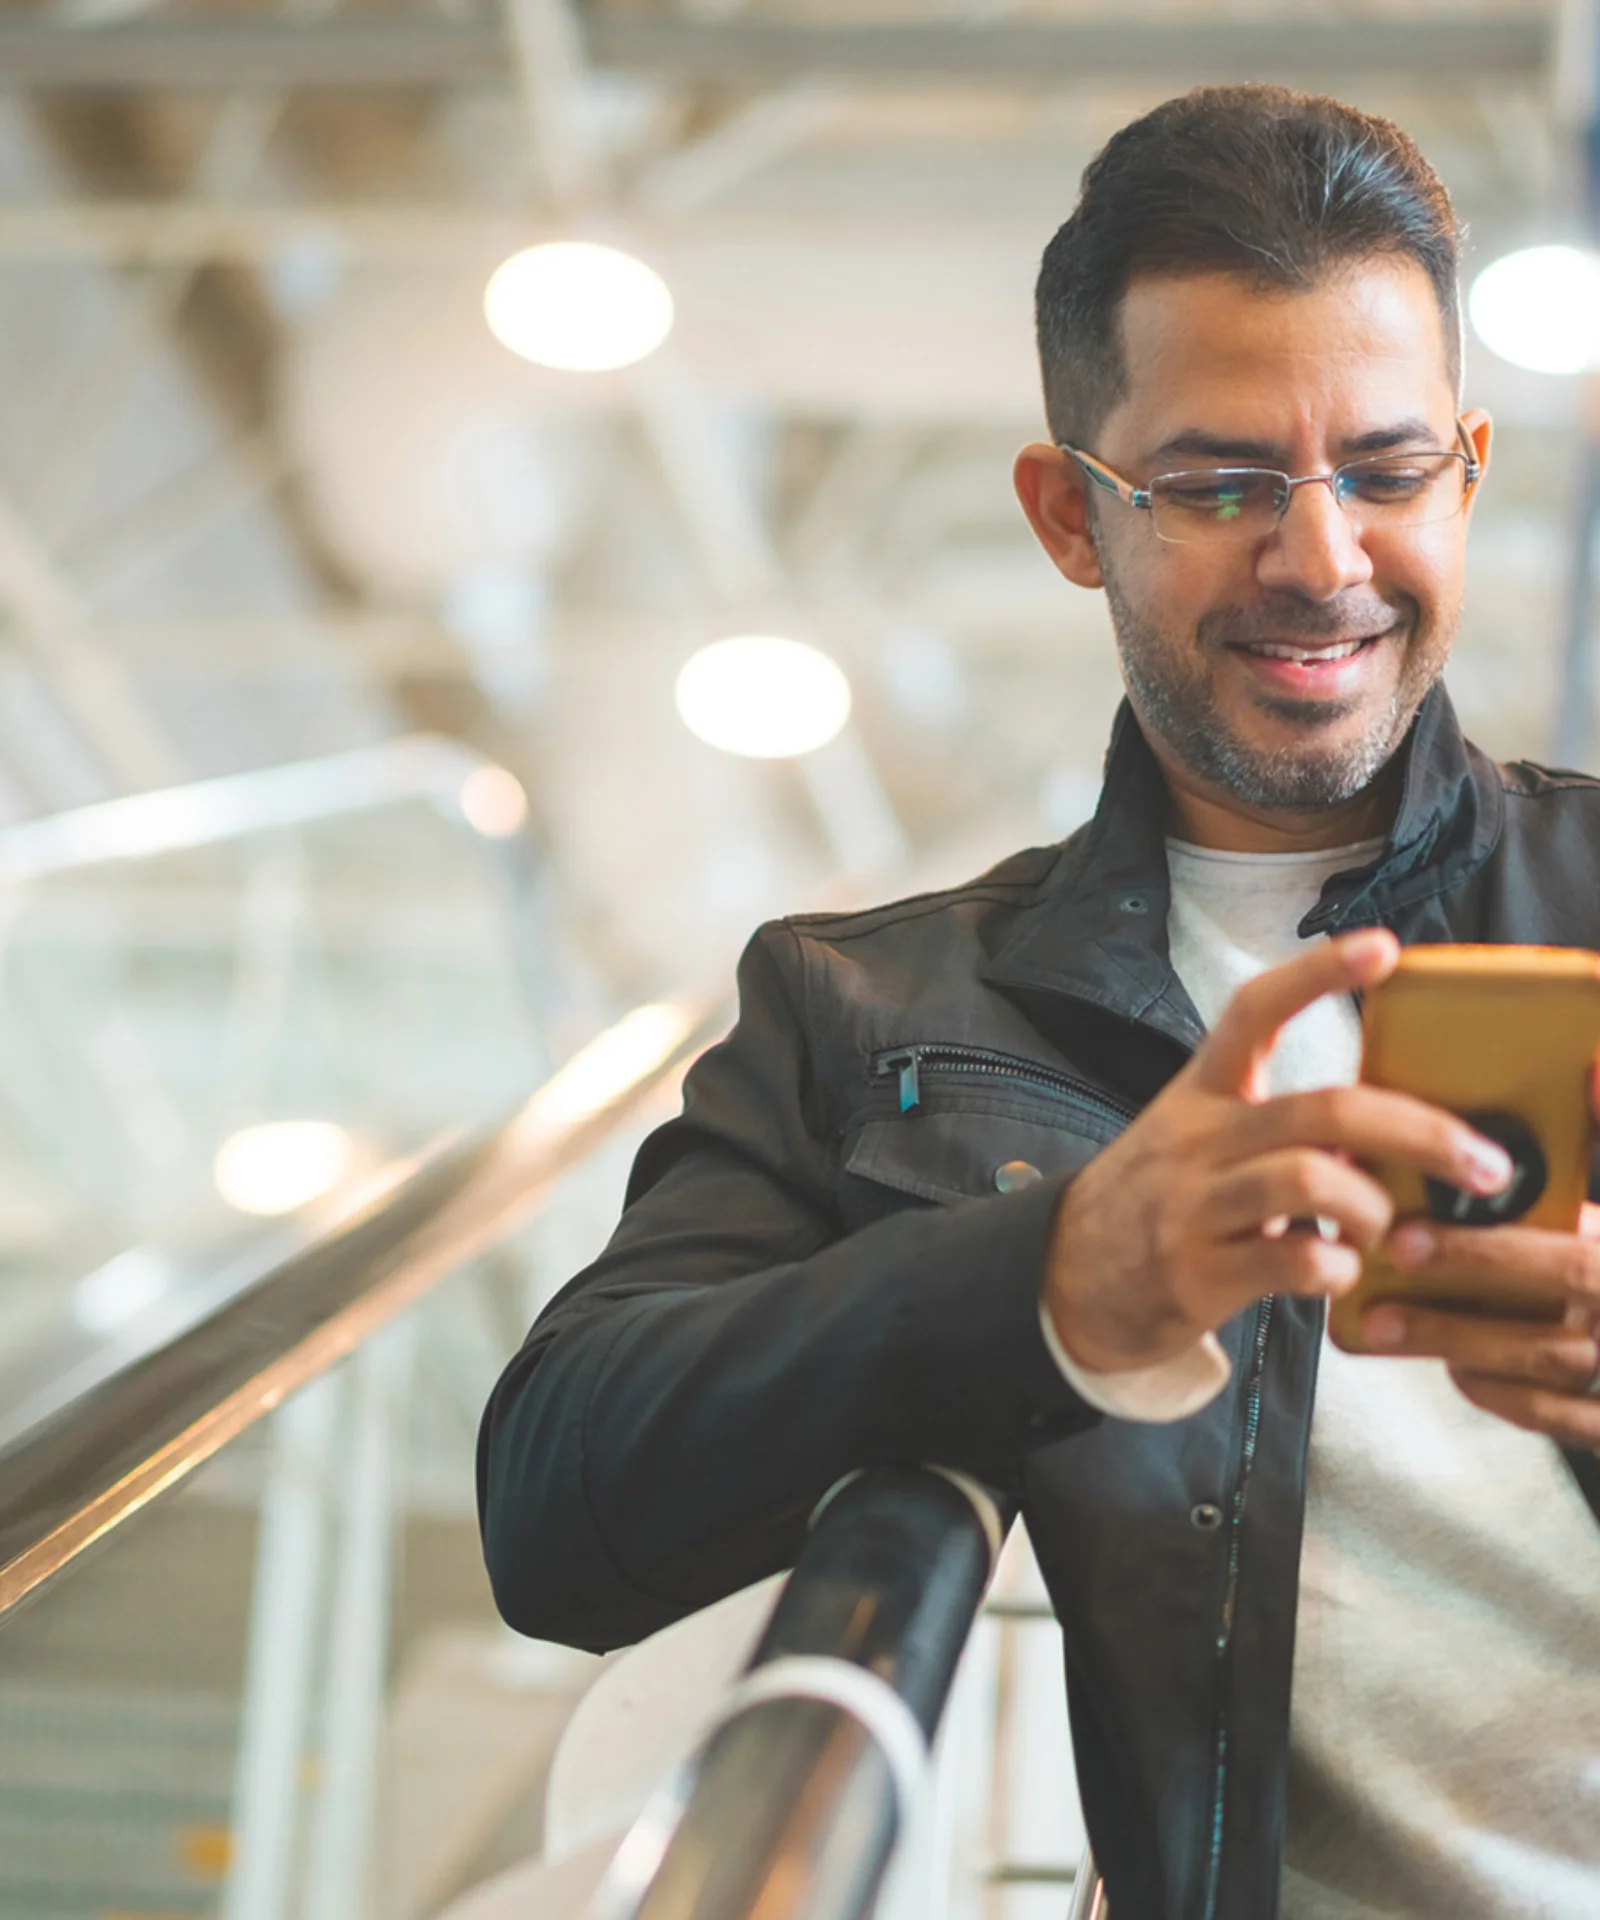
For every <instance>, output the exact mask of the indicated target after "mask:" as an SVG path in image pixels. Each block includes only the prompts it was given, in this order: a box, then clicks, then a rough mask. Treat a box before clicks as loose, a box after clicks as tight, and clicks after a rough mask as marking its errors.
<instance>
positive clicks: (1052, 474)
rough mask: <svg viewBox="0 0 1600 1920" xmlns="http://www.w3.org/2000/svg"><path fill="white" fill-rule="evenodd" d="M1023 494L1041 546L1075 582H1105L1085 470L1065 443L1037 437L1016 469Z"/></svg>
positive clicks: (1019, 495) (1087, 584) (1024, 507)
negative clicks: (1091, 520)
mask: <svg viewBox="0 0 1600 1920" xmlns="http://www.w3.org/2000/svg"><path fill="white" fill-rule="evenodd" d="M1012 479H1013V482H1014V483H1015V485H1016V489H1017V498H1018V499H1019V500H1020V501H1021V502H1022V511H1023V512H1024V513H1025V514H1026V515H1027V516H1028V525H1029V526H1030V527H1032V528H1033V531H1034V534H1035V536H1036V537H1037V539H1038V542H1039V545H1040V546H1041V547H1043V548H1044V550H1045V552H1046V553H1047V554H1049V556H1050V558H1051V559H1052V560H1053V561H1054V562H1055V564H1056V566H1057V567H1058V568H1059V569H1060V571H1061V572H1062V573H1063V574H1065V575H1066V577H1067V579H1069V580H1070V581H1071V582H1072V584H1073V585H1074V586H1075V587H1101V586H1104V585H1105V579H1104V576H1103V575H1102V574H1101V571H1100V558H1099V555H1098V554H1097V553H1096V552H1095V550H1094V535H1093V532H1092V531H1091V529H1090V525H1089V499H1088V494H1087V491H1086V488H1087V482H1086V481H1085V480H1084V477H1083V470H1082V469H1081V468H1080V467H1079V465H1078V463H1077V462H1076V461H1075V460H1074V459H1073V458H1072V456H1071V455H1070V454H1066V453H1063V452H1062V451H1061V449H1060V448H1059V447H1050V446H1045V445H1043V444H1042V443H1040V442H1035V443H1034V444H1033V445H1032V446H1028V447H1024V448H1023V449H1022V451H1021V453H1019V454H1018V455H1017V463H1016V466H1015V467H1014V468H1013V469H1012Z"/></svg>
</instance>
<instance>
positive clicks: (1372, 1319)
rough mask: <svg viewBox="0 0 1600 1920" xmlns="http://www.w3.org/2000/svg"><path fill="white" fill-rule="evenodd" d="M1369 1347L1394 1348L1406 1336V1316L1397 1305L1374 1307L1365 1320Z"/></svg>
mask: <svg viewBox="0 0 1600 1920" xmlns="http://www.w3.org/2000/svg"><path fill="white" fill-rule="evenodd" d="M1364 1324H1365V1327H1366V1335H1367V1345H1368V1346H1369V1347H1386V1348H1394V1347H1398V1346H1400V1345H1401V1344H1402V1343H1403V1342H1404V1340H1405V1337H1406V1317H1405V1315H1404V1314H1403V1313H1402V1312H1401V1311H1400V1309H1399V1308H1398V1307H1374V1308H1373V1309H1372V1311H1371V1313H1369V1314H1368V1315H1367V1317H1366V1321H1365V1323H1364Z"/></svg>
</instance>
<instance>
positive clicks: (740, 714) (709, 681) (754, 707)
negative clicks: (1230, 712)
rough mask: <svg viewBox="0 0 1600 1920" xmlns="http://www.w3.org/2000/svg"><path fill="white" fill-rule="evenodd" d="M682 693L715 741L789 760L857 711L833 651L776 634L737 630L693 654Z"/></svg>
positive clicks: (683, 703) (692, 716)
mask: <svg viewBox="0 0 1600 1920" xmlns="http://www.w3.org/2000/svg"><path fill="white" fill-rule="evenodd" d="M675 697H676V699H677V704H678V713H679V716H680V717H681V718H682V720H683V724H684V725H685V726H686V727H687V728H688V729H689V731H690V732H691V733H692V734H694V735H695V737H696V738H697V739H700V740H704V741H705V742H706V743H707V745H708V746H713V747H720V748H721V749H722V751H723V752H724V753H738V754H744V755H747V756H748V757H749V758H751V759H755V760H784V759H789V758H791V757H792V756H794V755H796V754H801V753H811V752H813V751H815V749H816V748H818V747H821V746H826V745H827V743H828V742H829V741H830V740H832V739H833V738H834V736H835V735H836V734H837V733H838V732H839V730H840V729H841V728H842V727H843V726H844V723H845V722H846V721H847V720H848V719H849V718H850V682H849V681H848V680H847V679H846V678H845V676H844V672H843V670H842V669H841V668H840V667H839V666H838V665H837V664H836V663H835V662H834V661H833V660H830V659H829V658H828V656H827V654H825V653H823V652H822V651H821V650H820V649H818V648H816V647H809V646H807V645H806V644H805V643H804V642H803V641H800V640H785V639H781V638H779V637H778V636H777V635H776V634H766V633H746V634H736V635H734V636H733V637H732V638H730V639H727V640H717V641H714V642H713V643H712V644H711V645H710V646H708V647H702V648H701V649H700V651H699V652H698V653H696V654H694V655H692V656H691V658H690V659H689V660H687V661H686V662H685V663H684V666H683V669H682V671H681V672H680V673H679V675H678V682H677V687H676V689H675Z"/></svg>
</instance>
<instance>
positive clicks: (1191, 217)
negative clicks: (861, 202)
mask: <svg viewBox="0 0 1600 1920" xmlns="http://www.w3.org/2000/svg"><path fill="white" fill-rule="evenodd" d="M1459 253H1460V229H1459V228H1458V226H1457V223H1456V217H1455V212H1454V209H1453V208H1452V207H1451V205H1450V196H1449V195H1448V194H1447V193H1446V192H1445V190H1444V186H1443V183H1442V182H1441V181H1440V179H1439V176H1438V175H1437V174H1436V173H1435V172H1434V170H1433V168H1432V167H1430V166H1429V165H1428V163H1427V161H1426V160H1425V159H1424V158H1423V157H1422V154H1421V152H1420V151H1419V150H1418V148H1417V146H1416V143H1415V142H1414V141H1413V140H1411V139H1410V138H1409V137H1408V136H1407V135H1406V134H1404V133H1402V132H1401V130H1400V129H1399V128H1398V127H1397V126H1395V125H1394V123H1393V122H1392V121H1389V120H1382V119H1380V118H1379V117H1378V116H1377V115H1376V114H1371V113H1362V112H1360V111H1358V109H1356V108H1355V107H1347V106H1345V105H1344V104H1343V103H1342V102H1341V101H1338V100H1331V99H1328V98H1326V97H1324V96H1322V95H1317V94H1307V93H1292V92H1290V91H1289V90H1288V89H1287V88H1286V87H1265V86H1240V87H1200V88H1197V89H1196V90H1195V91H1194V92H1193V93H1186V94H1183V95H1181V96H1180V97H1179V98H1178V99H1176V100H1168V101H1166V102H1165V103H1164V104H1163V105H1161V106H1159V107H1157V108H1156V109H1155V110H1154V111H1153V112H1151V113H1147V114H1146V115H1145V116H1144V117H1143V119H1140V120H1135V121H1134V122H1133V123H1132V124H1131V125H1129V126H1126V127H1124V128H1122V130H1121V131H1120V132H1119V133H1116V134H1113V135H1112V137H1111V139H1110V140H1108V141H1107V142H1106V144H1105V146H1104V147H1102V148H1101V150H1100V152H1099V153H1098V154H1096V156H1095V157H1094V159H1093V160H1091V161H1090V162H1089V165H1088V167H1087V168H1086V169H1085V170H1084V175H1083V190H1082V193H1081V195H1080V197H1079V201H1078V205H1077V208H1076V210H1075V211H1074V213H1073V214H1072V217H1071V218H1070V219H1069V220H1068V221H1067V222H1066V224H1065V225H1064V226H1062V227H1061V229H1060V230H1059V232H1058V233H1057V234H1056V236H1055V238H1054V239H1053V240H1052V241H1051V242H1050V244H1049V246H1048V247H1046V249H1045V253H1044V260H1043V262H1042V263H1041V265H1040V268H1039V281H1038V287H1037V290H1036V295H1035V313H1036V318H1037V324H1038V337H1039V364H1040V371H1041V372H1042V374H1043V377H1044V399H1045V413H1046V415H1047V417H1048V419H1049V422H1050V431H1051V434H1052V436H1053V438H1055V439H1056V440H1066V441H1071V442H1073V443H1074V444H1076V445H1082V444H1083V442H1084V441H1085V440H1087V439H1088V438H1090V437H1091V436H1092V435H1093V434H1094V433H1095V432H1096V431H1097V430H1098V428H1099V426H1100V424H1101V422H1102V421H1103V420H1104V418H1105V416H1106V414H1107V413H1108V412H1109V411H1110V410H1111V408H1112V406H1113V405H1114V404H1115V403H1116V401H1117V400H1118V399H1119V398H1120V396H1121V394H1122V391H1123V388H1124V384H1125V381H1126V368H1125V366H1124V364H1123V352H1122V333H1121V311H1122V300H1123V296H1124V295H1125V294H1126V292H1127V290H1128V287H1129V284H1130V283H1131V282H1132V281H1133V280H1134V279H1136V278H1138V277H1139V276H1141V275H1144V274H1185V273H1189V274H1198V273H1218V272H1220V273H1234V274H1239V275H1241V276H1243V277H1245V278H1246V279H1249V280H1251V281H1253V282H1255V283H1256V284H1257V285H1259V286H1261V287H1263V288H1267V287H1282V288H1284V289H1286V290H1292V291H1302V290H1304V289H1306V288H1308V287H1310V286H1311V285H1313V284H1314V282H1315V281H1316V280H1317V279H1318V277H1319V276H1320V275H1322V274H1323V273H1325V272H1327V271H1328V270H1329V269H1330V268H1334V267H1337V266H1340V265H1343V264H1345V263H1347V262H1350V261H1355V260H1360V259H1369V258H1371V257H1372V256H1373V255H1375V254H1391V255H1399V256H1403V257H1407V258H1410V259H1412V260H1415V261H1416V262H1417V264H1418V265H1419V266H1420V267H1421V268H1422V269H1423V271H1424V272H1425V273H1426V274H1427V276H1428V278H1429V280H1430V281H1431V282H1432V284H1433V290H1434V294H1435V297H1436V298H1437V300H1438V302H1439V312H1440V314H1441V316H1442V317H1443V320H1444V336H1445V351H1446V353H1447V354H1448V356H1449V371H1450V377H1451V380H1452V383H1454V382H1457V381H1458V380H1459V378H1460V367H1461V296H1460V291H1459V289H1458V287H1457V284H1456V268H1457V261H1458V258H1459Z"/></svg>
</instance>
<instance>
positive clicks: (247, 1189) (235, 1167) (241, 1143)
mask: <svg viewBox="0 0 1600 1920" xmlns="http://www.w3.org/2000/svg"><path fill="white" fill-rule="evenodd" d="M353 1157H354V1148H353V1146H352V1144H351V1140H350V1136H349V1134H348V1133H346V1132H345V1130H344V1128H343V1127H338V1126H335V1125H334V1123H333V1122H332V1121H331V1120H274V1121H270V1122H268V1123H267V1124H265V1125H263V1126H259V1127H244V1128H241V1129H240V1131H239V1132H238V1133H234V1134H230V1135H229V1136H228V1138H227V1139H226V1140H224V1141H223V1143H222V1145H221V1146H220V1147H218V1149H217V1157H216V1159H215V1161H214V1162H213V1163H212V1176H213V1178H214V1179H215V1180H216V1183H217V1191H218V1193H220V1194H221V1195H222V1197H223V1199H224V1200H226V1201H227V1203H228V1205H229V1206H230V1207H233V1208H235V1209H237V1211H238V1212H240V1213H253V1214H261V1215H269V1216H270V1215H272V1214H279V1213H293V1212H294V1210H295V1208H296V1207H303V1206H305V1205H306V1203H307V1202H308V1201H310V1200H316V1199H318V1198H320V1197H321V1195H323V1194H325V1193H327V1192H329V1191H330V1189H332V1188H333V1187H336V1186H337V1185H338V1184H339V1182H340V1181H341V1180H342V1179H343V1178H344V1176H345V1174H346V1172H347V1171H348V1170H349V1167H350V1162H351V1160H352V1159H353Z"/></svg>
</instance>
